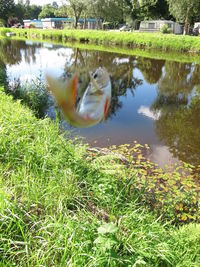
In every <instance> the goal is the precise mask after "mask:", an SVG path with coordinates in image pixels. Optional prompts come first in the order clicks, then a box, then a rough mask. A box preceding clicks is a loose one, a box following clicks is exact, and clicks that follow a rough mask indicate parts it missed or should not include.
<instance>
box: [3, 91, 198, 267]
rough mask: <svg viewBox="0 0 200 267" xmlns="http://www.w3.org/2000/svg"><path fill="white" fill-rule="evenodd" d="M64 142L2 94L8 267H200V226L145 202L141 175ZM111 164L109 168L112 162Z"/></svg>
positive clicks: (57, 131) (49, 126) (5, 259)
mask: <svg viewBox="0 0 200 267" xmlns="http://www.w3.org/2000/svg"><path fill="white" fill-rule="evenodd" d="M111 158H112V157H111V155H108V156H107V157H106V159H107V163H106V164H107V165H106V164H104V167H106V168H105V169H103V168H102V165H101V164H100V163H99V159H98V158H96V161H95V162H93V163H91V161H90V160H89V159H88V152H87V147H86V146H85V145H83V144H81V143H79V142H73V141H71V140H70V139H68V140H66V136H64V134H62V133H61V132H60V129H59V123H58V122H57V121H56V122H54V123H53V122H51V121H50V119H47V118H45V119H43V120H39V119H37V118H36V117H35V116H34V115H33V113H32V112H31V111H30V110H29V109H28V108H26V107H23V106H22V105H21V103H20V102H19V101H17V102H14V101H13V99H12V97H11V96H8V95H5V93H4V92H3V88H1V89H0V259H1V265H2V266H91V267H92V266H99V267H102V266H143V265H144V266H182V267H184V266H185V267H186V266H187V267H188V266H199V265H200V225H199V224H189V225H185V226H180V227H175V226H173V225H172V224H170V222H165V223H164V222H162V216H161V217H160V218H157V217H156V216H155V215H154V214H153V213H152V212H150V211H149V210H148V209H147V208H145V206H144V205H143V204H142V202H141V200H142V199H143V198H142V192H139V191H138V190H136V188H135V183H136V176H137V172H136V171H133V172H132V173H130V172H129V171H128V170H127V169H126V168H122V166H121V165H120V163H119V161H116V164H113V160H111ZM109 162H110V164H109Z"/></svg>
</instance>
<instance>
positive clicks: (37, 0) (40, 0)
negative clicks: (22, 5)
mask: <svg viewBox="0 0 200 267" xmlns="http://www.w3.org/2000/svg"><path fill="white" fill-rule="evenodd" d="M53 1H55V2H57V4H58V5H60V4H61V3H62V1H61V0H57V1H56V0H30V2H31V5H34V4H35V5H40V6H41V5H46V4H52V2H53ZM15 2H16V3H17V2H18V0H15Z"/></svg>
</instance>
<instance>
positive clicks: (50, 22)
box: [41, 18, 102, 29]
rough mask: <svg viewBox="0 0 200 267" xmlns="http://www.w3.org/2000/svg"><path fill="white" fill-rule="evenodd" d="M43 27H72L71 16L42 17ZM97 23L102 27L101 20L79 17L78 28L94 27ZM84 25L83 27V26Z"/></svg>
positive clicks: (72, 20)
mask: <svg viewBox="0 0 200 267" xmlns="http://www.w3.org/2000/svg"><path fill="white" fill-rule="evenodd" d="M41 21H42V26H43V29H64V28H72V27H73V25H74V19H73V18H45V19H42V20H41ZM97 23H99V28H101V27H102V21H101V20H100V21H97V20H96V19H90V18H87V19H86V20H84V19H82V18H81V19H79V21H78V28H80V29H83V28H85V29H96V28H97ZM84 25H85V27H84Z"/></svg>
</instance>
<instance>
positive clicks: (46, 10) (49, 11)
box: [38, 4, 57, 19]
mask: <svg viewBox="0 0 200 267" xmlns="http://www.w3.org/2000/svg"><path fill="white" fill-rule="evenodd" d="M56 10H57V9H56V8H55V7H53V6H52V5H50V4H48V5H44V6H43V7H42V11H41V12H40V14H39V16H38V18H39V19H43V18H55V11H56Z"/></svg>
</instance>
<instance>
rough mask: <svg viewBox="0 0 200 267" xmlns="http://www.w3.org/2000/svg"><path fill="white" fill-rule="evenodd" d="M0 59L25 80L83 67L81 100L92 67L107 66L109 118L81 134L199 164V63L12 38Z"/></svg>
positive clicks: (2, 45) (100, 141)
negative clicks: (136, 144)
mask: <svg viewBox="0 0 200 267" xmlns="http://www.w3.org/2000/svg"><path fill="white" fill-rule="evenodd" d="M0 61H1V62H2V63H3V64H6V66H7V74H8V75H9V77H13V78H20V79H22V80H23V77H24V79H26V77H34V76H38V73H39V71H40V70H41V71H42V73H43V77H45V72H46V71H47V70H48V71H49V70H50V71H52V72H54V74H55V75H57V77H59V76H61V75H62V76H63V77H71V76H72V75H73V73H74V72H75V71H76V70H77V69H79V70H80V80H79V90H78V94H79V97H80V98H81V96H82V95H83V94H84V90H85V88H86V87H87V84H88V82H89V76H88V73H89V71H94V70H96V69H97V68H98V67H100V66H104V67H106V69H107V70H108V73H109V75H110V79H111V84H112V100H111V107H110V112H109V116H108V119H107V122H106V123H105V124H104V123H101V124H99V125H97V126H95V127H93V128H92V129H83V130H80V131H77V133H78V134H80V135H81V136H83V137H86V140H87V141H89V142H90V143H93V142H94V141H95V145H98V146H104V145H110V144H121V143H132V142H133V140H138V142H141V143H149V144H150V145H151V147H152V148H153V147H154V148H155V147H156V149H152V158H153V159H154V160H155V161H157V162H159V160H160V159H161V156H160V154H163V155H164V154H165V155H167V157H174V158H178V159H181V160H184V161H186V162H188V163H192V164H196V165H198V164H200V141H199V136H200V124H199V122H200V89H199V87H200V65H198V64H191V63H180V62H172V61H164V60H155V59H149V58H142V57H136V56H126V55H120V54H114V53H108V52H105V53H104V52H98V51H97V52H96V51H84V50H79V49H71V48H64V47H62V46H52V45H49V44H38V43H37V44H34V43H29V44H25V42H17V41H13V40H9V41H7V40H3V41H1V42H0ZM49 110H51V114H52V112H54V109H52V108H50V109H49ZM66 128H69V126H68V125H66ZM96 141H97V143H96ZM157 148H159V149H157ZM161 148H162V149H161ZM163 148H164V149H163ZM153 151H154V152H153ZM155 151H156V152H155ZM158 151H161V152H159V153H158ZM162 151H165V153H164V152H162ZM165 159H166V157H165V158H164V159H163V161H165Z"/></svg>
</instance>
